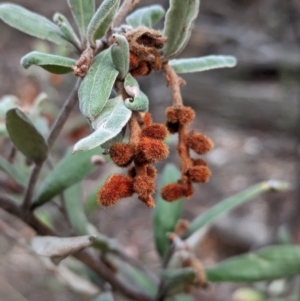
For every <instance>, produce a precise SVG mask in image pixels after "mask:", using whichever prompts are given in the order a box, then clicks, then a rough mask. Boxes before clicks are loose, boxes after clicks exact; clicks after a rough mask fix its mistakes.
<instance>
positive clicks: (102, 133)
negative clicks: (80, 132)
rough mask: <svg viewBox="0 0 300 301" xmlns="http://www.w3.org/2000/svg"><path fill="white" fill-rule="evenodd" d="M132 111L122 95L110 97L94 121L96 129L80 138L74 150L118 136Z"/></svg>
mask: <svg viewBox="0 0 300 301" xmlns="http://www.w3.org/2000/svg"><path fill="white" fill-rule="evenodd" d="M131 113H132V112H131V111H130V110H129V109H127V108H126V107H125V105H124V102H123V99H122V97H121V96H118V97H115V98H112V99H109V101H108V102H107V103H106V105H105V107H104V108H103V110H102V112H101V114H100V115H99V116H98V118H97V119H96V120H95V121H94V122H92V126H93V128H94V129H95V131H94V132H93V133H92V134H91V135H89V136H88V137H85V138H83V139H81V140H79V141H78V142H77V143H76V144H75V146H74V149H73V151H74V152H77V151H83V150H89V149H92V148H95V147H97V146H100V145H102V144H103V143H105V142H106V141H108V140H110V139H112V138H113V137H115V136H117V135H118V134H119V133H120V132H121V130H122V128H123V127H124V126H125V125H126V124H127V122H128V120H129V119H130V117H131Z"/></svg>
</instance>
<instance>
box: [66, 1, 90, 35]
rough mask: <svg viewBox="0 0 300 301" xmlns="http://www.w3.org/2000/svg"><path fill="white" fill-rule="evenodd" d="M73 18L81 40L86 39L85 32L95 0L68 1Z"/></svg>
mask: <svg viewBox="0 0 300 301" xmlns="http://www.w3.org/2000/svg"><path fill="white" fill-rule="evenodd" d="M68 4H69V7H70V9H71V11H72V14H73V18H74V20H75V22H76V24H77V26H78V29H79V33H80V36H81V40H82V41H85V39H86V30H87V27H88V24H89V23H90V21H91V19H92V17H93V15H94V12H95V0H68Z"/></svg>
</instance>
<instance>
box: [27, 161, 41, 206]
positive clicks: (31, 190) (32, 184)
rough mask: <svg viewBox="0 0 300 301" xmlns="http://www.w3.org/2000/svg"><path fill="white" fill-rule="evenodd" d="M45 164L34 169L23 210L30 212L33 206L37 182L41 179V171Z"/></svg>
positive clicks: (37, 165)
mask: <svg viewBox="0 0 300 301" xmlns="http://www.w3.org/2000/svg"><path fill="white" fill-rule="evenodd" d="M42 166H43V163H39V164H36V165H35V166H34V168H33V169H32V172H31V175H30V178H29V182H28V185H27V188H26V192H25V196H24V200H23V203H22V209H24V210H28V209H29V208H30V206H31V201H32V197H33V193H34V188H35V185H36V182H37V180H38V178H39V174H40V171H41V169H42Z"/></svg>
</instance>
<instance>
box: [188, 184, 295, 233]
mask: <svg viewBox="0 0 300 301" xmlns="http://www.w3.org/2000/svg"><path fill="white" fill-rule="evenodd" d="M288 188H289V184H288V183H286V182H281V181H274V180H270V181H268V182H261V183H259V184H256V185H254V186H252V187H250V188H248V189H246V190H244V191H242V192H240V193H238V194H236V195H234V196H231V197H229V198H227V199H225V200H223V201H221V202H220V203H218V204H217V205H215V206H213V207H212V208H210V209H208V210H207V211H205V212H204V213H203V214H200V215H199V216H198V217H197V218H195V219H194V220H193V221H192V222H191V224H190V226H189V228H188V229H187V232H186V233H185V237H189V236H190V235H192V234H193V233H194V232H195V231H197V230H199V229H200V228H202V227H204V226H206V225H209V224H210V223H212V222H214V221H215V220H216V219H217V218H218V217H220V216H221V215H223V214H225V213H227V212H229V211H230V210H233V209H234V208H236V207H237V206H239V205H241V204H243V203H245V202H247V201H250V200H252V199H254V198H255V197H257V196H259V195H260V194H262V193H265V192H268V191H285V190H287V189H288Z"/></svg>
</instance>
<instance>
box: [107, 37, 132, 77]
mask: <svg viewBox="0 0 300 301" xmlns="http://www.w3.org/2000/svg"><path fill="white" fill-rule="evenodd" d="M113 38H114V39H115V43H114V44H113V45H112V46H111V57H112V61H113V64H114V66H115V68H116V70H118V72H119V76H118V77H119V78H120V79H121V80H123V79H124V78H125V76H126V75H127V73H128V71H129V44H128V42H127V39H126V38H125V37H124V36H122V35H120V34H115V35H113Z"/></svg>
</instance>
